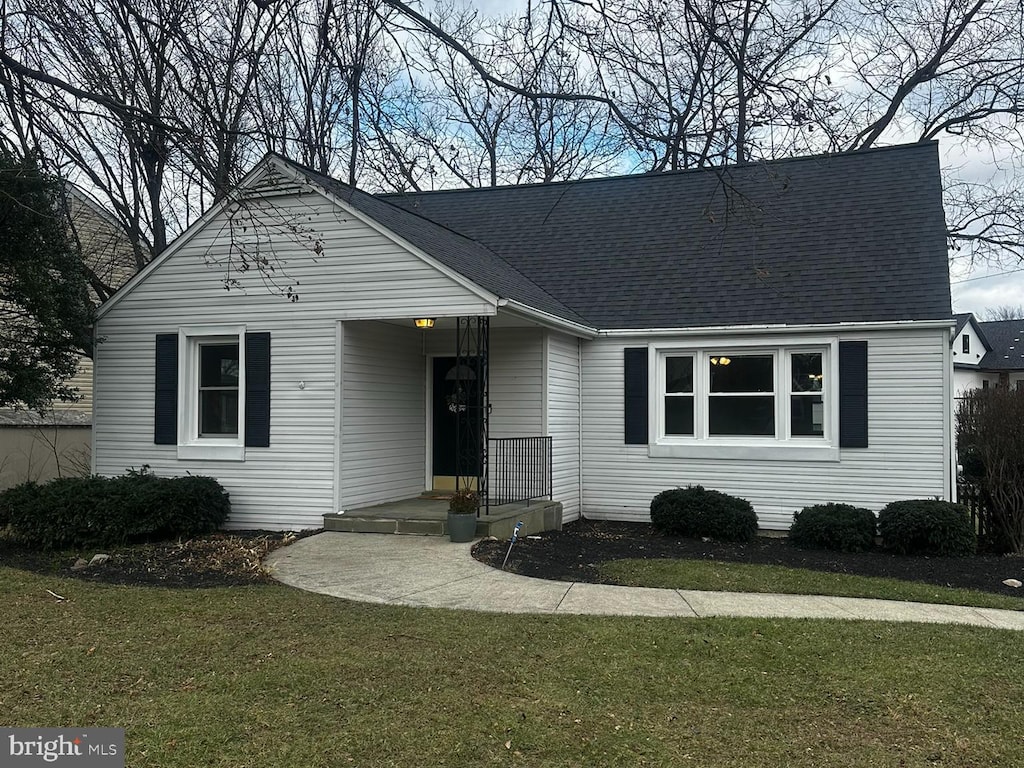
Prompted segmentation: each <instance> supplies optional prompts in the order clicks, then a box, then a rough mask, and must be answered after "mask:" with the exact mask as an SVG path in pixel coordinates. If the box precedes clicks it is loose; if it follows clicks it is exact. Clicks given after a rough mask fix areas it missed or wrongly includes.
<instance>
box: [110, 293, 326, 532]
mask: <svg viewBox="0 0 1024 768" xmlns="http://www.w3.org/2000/svg"><path fill="white" fill-rule="evenodd" d="M119 315H120V313H117V312H114V313H111V315H110V316H108V317H107V318H104V319H103V321H102V335H103V336H105V337H106V341H105V342H104V343H103V344H100V345H98V347H97V353H96V376H97V387H96V398H95V405H94V412H93V420H94V426H93V454H94V462H95V464H94V468H95V471H96V472H97V473H99V474H102V475H118V474H122V473H124V471H125V470H126V469H128V468H129V467H136V468H138V467H141V466H142V465H144V464H148V465H149V466H150V468H151V470H152V471H153V472H154V473H156V474H158V475H167V476H177V475H184V474H186V473H191V474H194V475H209V476H212V477H215V478H217V479H218V480H219V481H220V482H221V484H222V485H224V487H225V488H226V489H227V491H228V493H229V494H230V495H231V508H232V514H231V519H230V521H229V523H230V525H231V526H232V527H249V528H273V529H289V528H291V529H301V528H311V527H319V526H321V525H323V518H322V515H323V514H324V513H325V512H330V511H331V507H332V499H333V487H334V481H333V477H334V400H335V396H334V339H335V324H334V323H323V322H309V323H303V322H301V317H296V318H295V320H294V322H292V323H290V324H288V325H287V326H285V327H273V326H264V325H262V324H261V325H260V326H254V324H252V323H250V326H249V329H250V330H270V331H271V334H272V335H271V342H270V343H271V369H270V387H271V392H272V402H271V409H270V447H269V448H246V449H245V461H244V462H221V461H204V460H198V459H191V460H185V459H181V460H179V459H178V458H177V450H178V449H177V446H174V445H154V444H153V370H154V365H155V359H154V358H155V341H154V337H155V334H156V333H157V332H161V331H164V330H169V329H170V326H171V323H170V322H168V323H167V324H165V325H162V326H159V327H145V328H142V329H140V328H130V327H123V325H122V324H121V323H119V322H117V320H118V317H119ZM231 319H232V321H236V322H237V321H238V320H239V319H240V318H238V317H233V318H231ZM183 321H187V319H186V318H183ZM300 382H301V383H302V385H303V386H302V388H300V386H299V385H300Z"/></svg>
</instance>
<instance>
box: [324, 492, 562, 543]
mask: <svg viewBox="0 0 1024 768" xmlns="http://www.w3.org/2000/svg"><path fill="white" fill-rule="evenodd" d="M382 506H383V505H382ZM520 520H521V521H522V522H523V527H522V529H520V531H519V533H520V535H521V536H525V535H527V534H532V533H540V532H541V531H557V530H561V529H562V503H561V502H560V501H535V502H533V503H532V504H530V505H529V506H527V505H525V504H506V505H504V506H501V507H494V508H492V509H491V514H489V515H481V516H480V518H479V519H478V520H477V523H476V537H477V538H484V537H486V536H494V537H495V538H499V539H506V538H509V537H510V536H511V535H512V530H513V528H515V525H516V523H517V522H519V521H520ZM324 529H325V530H328V531H340V532H342V533H404V534H411V535H418V536H447V535H448V517H447V515H445V516H443V517H442V518H434V517H429V518H427V517H423V518H415V517H405V516H403V517H397V516H396V517H389V516H388V514H387V510H386V509H381V510H380V511H379V512H374V513H373V514H360V513H359V512H358V511H356V512H354V513H345V514H342V515H339V514H326V515H324Z"/></svg>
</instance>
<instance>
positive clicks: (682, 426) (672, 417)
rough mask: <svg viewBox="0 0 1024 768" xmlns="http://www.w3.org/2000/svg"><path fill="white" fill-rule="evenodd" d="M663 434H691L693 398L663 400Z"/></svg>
mask: <svg viewBox="0 0 1024 768" xmlns="http://www.w3.org/2000/svg"><path fill="white" fill-rule="evenodd" d="M665 434H666V435H692V434H693V398H692V397H666V398H665Z"/></svg>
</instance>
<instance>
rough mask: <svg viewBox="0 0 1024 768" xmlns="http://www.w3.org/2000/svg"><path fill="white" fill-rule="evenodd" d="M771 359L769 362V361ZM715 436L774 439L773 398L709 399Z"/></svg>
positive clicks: (712, 432) (710, 423)
mask: <svg viewBox="0 0 1024 768" xmlns="http://www.w3.org/2000/svg"><path fill="white" fill-rule="evenodd" d="M770 360H771V358H769V361H770ZM708 431H709V432H710V433H711V434H712V435H767V436H769V437H773V436H774V435H775V398H774V397H709V398H708Z"/></svg>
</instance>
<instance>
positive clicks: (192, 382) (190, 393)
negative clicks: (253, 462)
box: [178, 325, 245, 461]
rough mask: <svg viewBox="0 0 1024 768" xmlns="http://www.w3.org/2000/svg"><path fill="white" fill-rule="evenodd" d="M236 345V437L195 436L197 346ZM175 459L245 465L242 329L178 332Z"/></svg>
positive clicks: (226, 327)
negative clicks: (236, 462) (214, 344)
mask: <svg viewBox="0 0 1024 768" xmlns="http://www.w3.org/2000/svg"><path fill="white" fill-rule="evenodd" d="M215 341H220V342H228V343H237V344H238V435H237V436H235V437H200V436H199V345H200V344H201V343H202V344H205V343H208V342H215ZM178 458H179V459H197V460H203V461H245V326H244V325H193V326H188V327H183V328H179V329H178Z"/></svg>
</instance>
